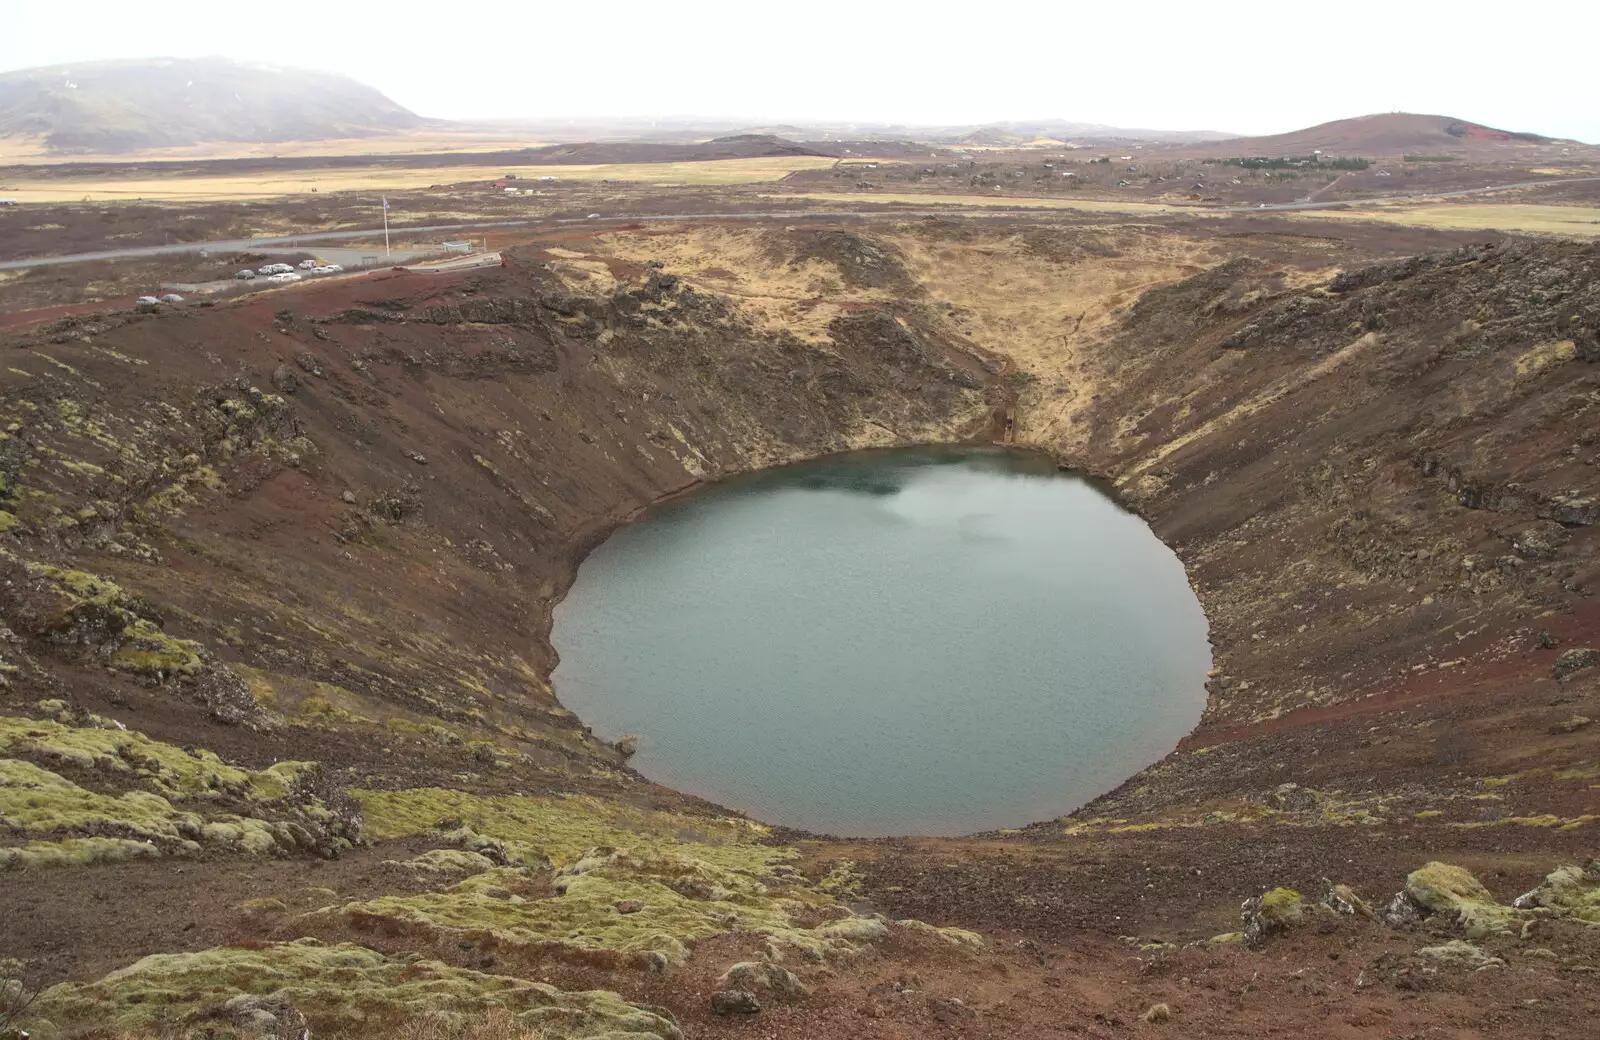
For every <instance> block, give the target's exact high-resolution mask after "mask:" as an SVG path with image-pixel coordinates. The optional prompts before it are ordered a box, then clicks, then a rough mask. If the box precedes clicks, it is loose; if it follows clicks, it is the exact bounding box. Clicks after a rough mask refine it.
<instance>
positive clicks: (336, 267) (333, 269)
mask: <svg viewBox="0 0 1600 1040" xmlns="http://www.w3.org/2000/svg"><path fill="white" fill-rule="evenodd" d="M343 270H344V265H342V264H329V265H328V272H329V273H330V274H338V273H339V272H340V271H343Z"/></svg>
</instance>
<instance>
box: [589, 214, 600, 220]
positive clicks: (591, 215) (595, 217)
mask: <svg viewBox="0 0 1600 1040" xmlns="http://www.w3.org/2000/svg"><path fill="white" fill-rule="evenodd" d="M588 219H589V220H599V219H600V214H598V213H591V214H589V216H588Z"/></svg>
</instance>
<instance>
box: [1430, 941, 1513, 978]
mask: <svg viewBox="0 0 1600 1040" xmlns="http://www.w3.org/2000/svg"><path fill="white" fill-rule="evenodd" d="M1417 956H1418V957H1421V958H1423V959H1425V960H1430V961H1433V962H1435V963H1436V964H1448V965H1451V966H1453V967H1457V968H1468V969H1470V970H1473V971H1481V970H1482V969H1484V968H1499V967H1504V966H1505V963H1506V962H1505V961H1503V960H1501V959H1500V958H1499V957H1493V956H1490V955H1489V954H1487V953H1484V952H1483V951H1482V950H1480V949H1479V948H1478V947H1476V946H1474V945H1472V944H1471V943H1469V942H1464V941H1463V940H1461V939H1451V940H1450V941H1449V942H1446V943H1441V944H1440V945H1438V946H1424V947H1422V948H1421V949H1420V950H1418V951H1417Z"/></svg>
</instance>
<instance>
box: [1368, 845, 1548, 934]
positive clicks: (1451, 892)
mask: <svg viewBox="0 0 1600 1040" xmlns="http://www.w3.org/2000/svg"><path fill="white" fill-rule="evenodd" d="M1383 916H1384V920H1385V921H1386V922H1388V923H1389V924H1391V925H1393V926H1395V927H1400V928H1405V927H1411V926H1414V925H1416V924H1417V923H1419V922H1421V921H1423V920H1434V919H1438V920H1439V921H1442V922H1444V923H1447V924H1449V925H1451V926H1452V927H1455V928H1457V929H1459V930H1460V931H1461V933H1462V934H1463V935H1464V936H1466V937H1467V938H1469V939H1482V938H1486V937H1488V936H1491V935H1504V934H1508V933H1511V932H1514V931H1516V930H1518V929H1519V928H1520V927H1521V926H1522V924H1523V921H1524V919H1525V915H1523V914H1519V913H1518V912H1517V911H1516V910H1514V909H1512V908H1511V907H1508V906H1501V905H1500V904H1499V903H1497V902H1495V899H1494V896H1493V895H1491V894H1490V892H1489V890H1488V889H1487V888H1484V887H1483V884H1482V883H1481V882H1479V881H1478V879H1477V878H1475V877H1473V876H1472V874H1471V872H1470V871H1467V870H1464V869H1462V868H1461V867H1457V866H1452V865H1451V864H1449V863H1439V862H1433V863H1428V864H1425V865H1424V866H1423V867H1422V868H1421V869H1419V870H1413V871H1412V872H1411V873H1410V874H1408V875H1407V876H1406V886H1405V888H1404V889H1403V890H1402V891H1401V892H1399V893H1398V894H1397V895H1396V896H1395V897H1394V900H1393V901H1392V902H1391V903H1390V904H1389V907H1388V909H1387V910H1385V912H1384V915H1383Z"/></svg>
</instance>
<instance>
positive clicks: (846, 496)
mask: <svg viewBox="0 0 1600 1040" xmlns="http://www.w3.org/2000/svg"><path fill="white" fill-rule="evenodd" d="M553 636H554V642H555V647H556V650H557V651H558V652H559V653H560V655H561V664H560V666H559V667H558V668H557V669H556V672H555V686H556V694H557V696H558V697H559V698H560V699H561V702H562V703H563V704H564V705H565V706H566V707H568V708H571V709H572V710H573V711H575V712H577V713H578V714H579V716H581V717H582V718H583V719H584V720H585V721H586V722H587V723H589V724H590V725H591V726H593V727H594V730H595V732H596V733H598V734H600V735H601V736H603V737H607V738H611V739H614V738H616V737H618V736H620V735H622V734H624V733H634V734H638V735H639V736H640V738H641V739H640V744H639V751H638V754H637V755H636V756H635V757H634V759H633V765H634V767H635V768H637V769H638V770H639V771H640V772H642V773H643V774H645V775H646V776H648V777H650V778H651V779H653V780H657V781H660V782H661V783H664V784H668V785H670V786H672V787H675V788H677V789H679V790H681V791H687V792H690V793H693V794H697V795H700V796H702V797H705V798H708V799H711V800H712V801H715V802H718V803H720V804H722V805H727V806H730V807H735V808H739V809H743V810H744V811H746V812H748V813H750V814H751V815H753V816H755V817H757V818H759V819H761V820H764V821H766V822H769V823H778V824H784V825H787V826H790V827H798V828H803V829H806V830H811V831H818V832H823V833H831V834H839V835H852V836H879V835H888V834H940V835H949V834H962V833H969V832H972V831H976V830H985V829H991V828H998V827H1012V826H1018V825H1021V824H1024V823H1029V822H1032V821H1036V820H1043V819H1049V818H1051V817H1054V816H1059V815H1061V814H1063V813H1066V812H1069V811H1071V810H1072V809H1075V808H1077V807H1078V806H1079V805H1082V804H1083V803H1084V802H1085V801H1088V800H1089V799H1091V798H1093V797H1094V796H1096V795H1098V794H1101V793H1103V792H1105V791H1107V790H1109V789H1111V788H1113V787H1115V786H1116V785H1117V784H1119V783H1121V782H1122V781H1123V780H1125V779H1126V778H1127V777H1129V776H1130V775H1132V774H1133V773H1134V772H1136V771H1137V770H1139V769H1140V768H1141V767H1143V766H1145V765H1147V764H1149V763H1151V762H1153V761H1155V760H1157V759H1159V758H1160V757H1161V756H1162V755H1164V754H1166V753H1167V752H1168V751H1170V750H1171V749H1172V747H1173V746H1174V745H1175V744H1176V743H1177V741H1178V740H1179V739H1180V738H1181V737H1182V736H1183V735H1184V734H1185V733H1187V732H1188V731H1189V730H1190V729H1192V728H1193V727H1194V725H1195V723H1196V722H1198V721H1199V718H1200V710H1201V707H1202V706H1203V704H1204V699H1205V690H1204V683H1205V675H1206V671H1207V670H1208V669H1209V668H1210V667H1211V653H1210V646H1209V644H1208V643H1207V641H1206V621H1205V616H1204V615H1203V613H1202V612H1201V609H1200V605H1199V603H1198V602H1197V601H1196V600H1195V597H1194V594H1193V593H1192V592H1191V591H1190V589H1189V586H1188V583H1187V581H1186V579H1185V576H1184V571H1183V567H1182V565H1181V564H1180V563H1179V562H1178V559H1177V558H1176V557H1175V556H1174V555H1173V554H1172V551H1171V550H1169V549H1168V548H1167V547H1166V546H1165V545H1163V544H1162V543H1161V542H1160V541H1159V540H1158V539H1157V538H1156V537H1155V535H1153V534H1152V533H1151V532H1150V529H1149V528H1148V527H1146V526H1145V524H1144V522H1143V521H1142V520H1140V519H1139V518H1138V517H1136V516H1134V515H1132V514H1130V513H1127V512H1125V511H1123V510H1122V509H1121V508H1119V507H1118V506H1117V505H1116V504H1114V503H1113V502H1112V501H1111V500H1110V499H1109V498H1107V497H1106V496H1105V495H1103V494H1102V493H1101V492H1100V491H1098V490H1097V489H1096V488H1095V487H1094V485H1093V484H1091V483H1089V482H1087V481H1085V480H1082V479H1080V478H1078V477H1074V476H1071V475H1067V474H1063V473H1058V472H1057V471H1056V468H1055V466H1054V465H1053V464H1052V463H1051V462H1050V461H1049V460H1048V459H1045V458H1043V457H1041V456H1038V455H1035V454H1032V453H1029V452H1023V451H1013V450H1001V449H906V450H894V451H883V452H864V453H860V454H853V455H843V456H834V457H831V458H827V459H822V460H819V461H816V462H810V463H804V464H801V465H797V466H791V467H786V468H782V469H776V470H768V471H765V472H762V473H757V474H752V475H750V476H746V477H740V478H736V479H733V480H729V481H727V482H724V483H720V484H716V485H712V486H709V487H707V488H704V489H702V490H698V491H696V492H694V493H692V494H690V495H687V496H685V497H683V498H680V499H678V500H676V501H673V502H671V503H668V504H666V505H663V506H661V507H659V508H657V509H654V510H652V511H650V512H649V513H648V514H646V516H645V517H644V518H643V519H641V520H640V521H638V522H637V523H634V524H630V525H628V526H626V527H624V528H622V529H620V530H618V531H617V532H616V533H615V534H613V535H612V536H611V538H610V539H609V540H607V541H606V542H605V543H604V544H603V545H601V546H600V547H599V548H598V549H596V550H595V551H594V552H593V553H592V554H591V555H590V556H589V557H588V558H587V559H586V560H585V561H584V563H583V565H582V567H581V568H580V569H579V571H578V576H577V581H576V582H575V583H574V585H573V587H572V590H571V592H570V593H569V594H568V595H567V598H566V600H565V601H564V602H563V603H562V604H561V605H560V606H559V607H558V608H557V610H556V614H555V628H554V633H553Z"/></svg>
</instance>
